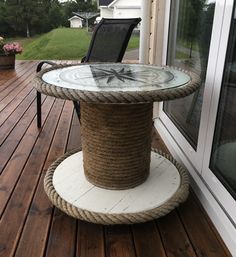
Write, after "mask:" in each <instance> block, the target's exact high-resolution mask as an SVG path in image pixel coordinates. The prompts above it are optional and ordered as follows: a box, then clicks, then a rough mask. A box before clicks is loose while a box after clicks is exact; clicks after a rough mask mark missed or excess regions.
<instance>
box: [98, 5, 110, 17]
mask: <svg viewBox="0 0 236 257" xmlns="http://www.w3.org/2000/svg"><path fill="white" fill-rule="evenodd" d="M100 16H101V17H102V18H113V9H111V8H107V7H100Z"/></svg>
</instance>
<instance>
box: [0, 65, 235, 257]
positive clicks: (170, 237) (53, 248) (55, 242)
mask: <svg viewBox="0 0 236 257" xmlns="http://www.w3.org/2000/svg"><path fill="white" fill-rule="evenodd" d="M70 63H71V62H70ZM36 65H37V62H36V61H20V62H19V61H16V69H15V70H14V71H1V72H0V106H1V110H2V111H0V120H1V123H0V170H1V172H0V173H1V174H0V257H55V256H56V257H67V256H69V257H84V256H86V257H156V256H157V257H169V256H173V257H176V256H181V257H185V256H191V254H192V255H193V256H198V257H203V256H205V257H206V256H207V257H208V256H210V257H211V256H214V257H215V256H216V257H229V256H231V255H230V253H229V252H228V250H227V249H226V247H225V245H224V244H223V242H222V241H221V239H219V238H220V237H219V235H218V234H217V232H216V231H215V229H214V227H213V225H212V223H211V221H210V220H209V218H208V217H207V215H206V213H205V211H203V210H202V207H201V206H200V203H199V201H198V200H197V198H196V197H195V196H193V193H192V192H191V193H190V197H189V199H188V200H187V201H186V202H185V203H184V205H182V206H181V207H180V208H178V210H177V211H174V212H173V213H172V214H170V215H168V216H166V217H164V218H162V219H159V220H157V221H152V222H148V223H143V224H137V225H132V226H126V225H125V226H108V227H106V226H100V225H94V224H90V223H87V222H82V221H77V220H75V219H72V218H70V217H68V216H66V215H65V214H64V213H62V212H60V211H59V210H57V209H55V208H54V207H53V206H52V205H51V203H50V201H49V200H48V198H47V196H46V195H45V193H44V189H43V175H44V173H45V171H46V169H47V167H48V165H50V163H51V162H53V161H54V160H55V158H57V157H59V156H60V155H61V154H62V153H64V151H65V150H66V151H68V150H72V149H75V148H78V147H80V146H81V141H80V125H79V122H78V119H77V117H76V114H75V112H74V110H73V106H72V103H71V102H65V103H64V101H62V100H56V101H55V99H54V98H53V97H45V96H43V99H45V100H44V101H43V106H42V112H43V113H42V120H43V123H42V125H43V126H42V129H38V128H37V125H36V104H35V101H34V99H35V95H34V89H33V88H32V85H31V84H30V83H29V78H32V77H33V76H34V74H35V67H36ZM18 93H19V94H20V97H18V96H17V95H18ZM15 100H16V102H15V103H14V101H15ZM1 115H2V116H1ZM5 142H6V143H5ZM11 144H12V145H11ZM152 145H153V146H154V147H159V148H160V149H161V150H162V151H164V152H168V149H167V148H166V147H165V145H164V143H163V142H162V140H161V139H160V137H159V136H158V134H157V132H156V131H155V129H153V133H152ZM181 254H182V255H181Z"/></svg>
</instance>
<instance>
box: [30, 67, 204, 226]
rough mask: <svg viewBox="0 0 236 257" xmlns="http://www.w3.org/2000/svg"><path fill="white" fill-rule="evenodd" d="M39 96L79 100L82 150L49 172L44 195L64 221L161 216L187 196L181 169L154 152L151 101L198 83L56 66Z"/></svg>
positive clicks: (140, 70) (178, 76) (166, 73)
mask: <svg viewBox="0 0 236 257" xmlns="http://www.w3.org/2000/svg"><path fill="white" fill-rule="evenodd" d="M34 82H35V83H34V85H35V87H36V89H37V90H38V91H40V92H41V93H44V94H47V95H52V96H55V97H59V98H63V99H68V100H73V101H80V106H81V135H82V151H77V152H72V153H67V154H66V155H64V156H62V157H61V158H59V159H58V160H57V161H56V162H55V163H54V164H52V166H51V167H50V168H49V170H48V172H47V174H46V176H45V191H46V193H47V194H48V196H49V198H50V200H51V201H52V202H53V203H54V205H56V206H57V207H58V208H60V209H61V210H63V211H64V212H66V213H67V214H69V215H71V216H73V217H76V218H79V219H83V220H86V221H90V222H95V223H101V224H121V223H136V222H144V221H148V220H151V219H154V218H157V217H160V216H162V215H164V214H166V213H168V212H169V211H170V210H172V209H173V208H175V207H176V206H177V205H178V204H179V203H181V202H183V201H184V200H185V199H186V197H187V195H188V179H187V175H186V172H185V171H184V169H183V168H182V167H181V166H180V165H179V164H178V163H177V162H176V161H175V160H174V159H173V158H171V157H170V156H168V155H165V154H162V153H159V152H158V151H156V150H154V149H153V150H151V129H152V109H153V102H154V101H163V100H171V99H176V98H180V97H184V96H186V95H189V94H191V93H192V92H194V91H195V90H196V89H197V88H198V86H199V84H200V81H199V77H198V76H197V75H196V74H194V73H192V72H189V71H182V70H180V69H177V68H173V67H158V66H152V65H140V64H122V63H94V64H80V65H67V66H57V67H53V68H49V69H45V70H43V71H41V72H40V73H38V74H37V76H36V78H35V81H34Z"/></svg>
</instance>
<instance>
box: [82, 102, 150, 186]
mask: <svg viewBox="0 0 236 257" xmlns="http://www.w3.org/2000/svg"><path fill="white" fill-rule="evenodd" d="M152 110H153V104H152V103H143V104H88V103H81V125H82V128H81V129H82V149H83V160H84V172H85V176H86V178H87V179H88V181H89V182H91V183H92V184H94V185H96V186H98V187H102V188H106V189H127V188H132V187H135V186H137V185H139V184H141V183H143V182H144V181H145V180H146V179H147V177H148V174H149V168H150V152H151V130H152Z"/></svg>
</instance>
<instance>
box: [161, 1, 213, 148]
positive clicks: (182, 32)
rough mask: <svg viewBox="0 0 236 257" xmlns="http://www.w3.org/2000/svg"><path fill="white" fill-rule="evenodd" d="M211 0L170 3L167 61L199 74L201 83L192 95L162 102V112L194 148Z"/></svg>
mask: <svg viewBox="0 0 236 257" xmlns="http://www.w3.org/2000/svg"><path fill="white" fill-rule="evenodd" d="M214 11H215V1H212V0H211V1H210V0H206V1H203V0H178V1H172V2H171V17H170V24H171V26H170V31H169V42H168V50H167V64H168V65H171V66H177V67H180V68H182V69H187V70H189V69H191V70H193V71H194V72H196V73H197V74H199V75H200V76H201V79H202V85H201V87H200V89H199V90H198V91H197V92H195V93H194V94H192V95H190V96H188V97H185V98H182V99H179V100H175V101H170V102H166V103H165V104H164V112H165V113H166V114H167V115H168V117H169V118H170V119H171V120H172V122H173V123H174V124H175V125H176V126H177V127H178V129H179V130H180V131H181V132H182V134H183V135H184V136H185V138H186V139H187V140H188V142H189V143H190V144H191V145H192V147H193V148H194V149H195V150H196V148H197V142H198V133H199V126H200V116H201V110H202V99H203V92H204V85H205V78H206V70H207V63H208V56H209V48H210V41H211V34H212V24H213V17H214Z"/></svg>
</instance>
